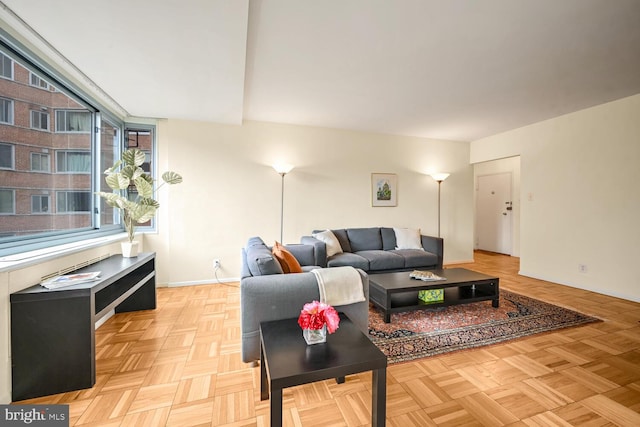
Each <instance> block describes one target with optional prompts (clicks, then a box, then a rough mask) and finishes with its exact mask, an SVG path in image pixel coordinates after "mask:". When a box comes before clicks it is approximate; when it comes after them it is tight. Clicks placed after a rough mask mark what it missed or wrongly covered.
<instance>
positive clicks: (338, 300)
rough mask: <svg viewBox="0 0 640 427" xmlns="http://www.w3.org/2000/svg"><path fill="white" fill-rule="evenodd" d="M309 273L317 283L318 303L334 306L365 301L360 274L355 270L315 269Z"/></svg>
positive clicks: (347, 268)
mask: <svg viewBox="0 0 640 427" xmlns="http://www.w3.org/2000/svg"><path fill="white" fill-rule="evenodd" d="M311 272H312V273H313V274H315V276H316V280H317V282H318V290H319V291H320V302H324V303H325V304H329V305H333V306H335V305H345V304H353V303H356V302H361V301H364V300H365V298H364V292H363V291H362V280H361V278H360V273H358V271H357V270H356V269H355V268H353V267H348V266H347V267H332V268H317V269H315V270H311Z"/></svg>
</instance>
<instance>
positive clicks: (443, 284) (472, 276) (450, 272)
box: [369, 268, 497, 292]
mask: <svg viewBox="0 0 640 427" xmlns="http://www.w3.org/2000/svg"><path fill="white" fill-rule="evenodd" d="M429 271H432V272H433V273H434V274H436V275H438V276H440V277H444V278H445V279H446V280H434V281H423V280H417V279H412V278H411V277H409V274H410V273H411V272H410V271H401V272H396V273H382V274H370V275H369V283H370V284H372V285H373V286H377V287H379V288H381V289H384V290H385V291H387V292H403V291H411V290H414V289H416V288H421V289H428V288H429V287H433V288H447V287H450V286H459V285H460V284H463V283H469V282H476V281H480V280H492V279H497V277H495V276H488V275H486V274H482V273H478V272H476V271H471V270H467V269H464V268H445V269H438V270H429Z"/></svg>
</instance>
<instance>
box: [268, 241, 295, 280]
mask: <svg viewBox="0 0 640 427" xmlns="http://www.w3.org/2000/svg"><path fill="white" fill-rule="evenodd" d="M271 253H272V254H273V256H274V257H275V258H276V260H277V261H278V262H279V263H280V267H281V268H282V271H283V272H284V273H285V274H287V273H302V267H301V266H300V263H299V262H298V260H297V259H296V257H294V256H293V254H292V253H291V252H289V251H288V250H287V249H286V248H285V247H284V246H282V245H281V244H280V243H279V242H276V243H275V245H273V248H272V249H271Z"/></svg>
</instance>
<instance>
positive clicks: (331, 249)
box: [311, 230, 342, 257]
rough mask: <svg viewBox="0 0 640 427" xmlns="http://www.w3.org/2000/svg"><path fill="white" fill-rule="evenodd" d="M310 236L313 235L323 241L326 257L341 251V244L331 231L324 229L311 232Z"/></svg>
mask: <svg viewBox="0 0 640 427" xmlns="http://www.w3.org/2000/svg"><path fill="white" fill-rule="evenodd" d="M311 236H313V237H315V238H316V239H318V240H320V241H321V242H324V244H325V245H326V248H327V256H328V257H330V256H333V255H335V254H340V253H342V246H341V245H340V242H339V241H338V238H337V237H336V236H335V234H333V231H331V230H325V231H321V232H319V233H313V234H312V235H311Z"/></svg>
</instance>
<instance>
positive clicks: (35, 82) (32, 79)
mask: <svg viewBox="0 0 640 427" xmlns="http://www.w3.org/2000/svg"><path fill="white" fill-rule="evenodd" d="M29 84H30V85H31V86H35V87H39V88H40V89H49V83H47V82H46V81H44V80H43V79H41V78H40V77H38V76H36V75H35V74H33V73H31V75H30V76H29Z"/></svg>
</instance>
